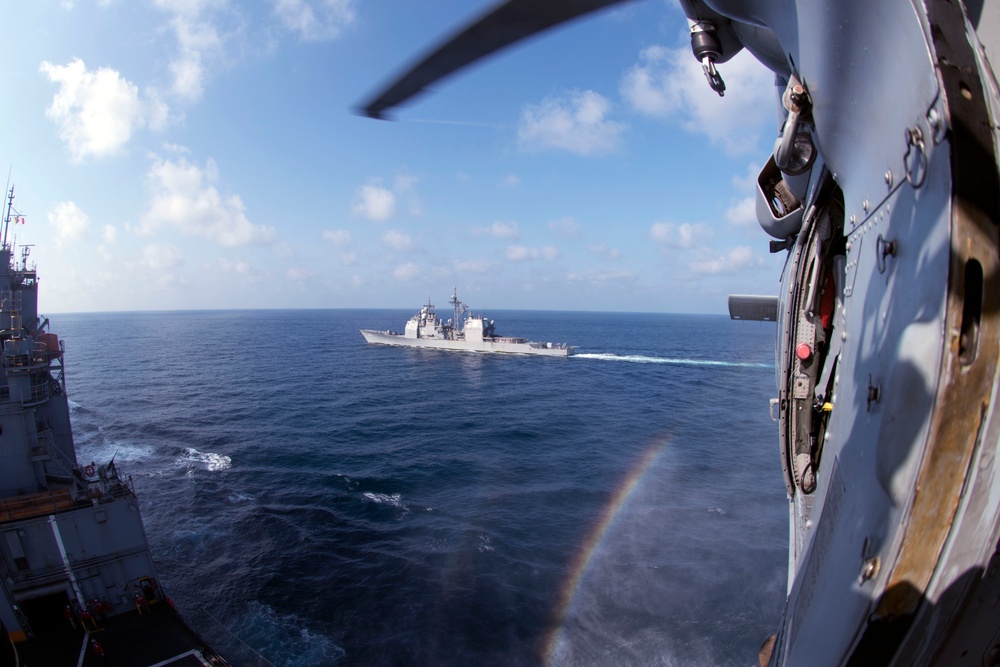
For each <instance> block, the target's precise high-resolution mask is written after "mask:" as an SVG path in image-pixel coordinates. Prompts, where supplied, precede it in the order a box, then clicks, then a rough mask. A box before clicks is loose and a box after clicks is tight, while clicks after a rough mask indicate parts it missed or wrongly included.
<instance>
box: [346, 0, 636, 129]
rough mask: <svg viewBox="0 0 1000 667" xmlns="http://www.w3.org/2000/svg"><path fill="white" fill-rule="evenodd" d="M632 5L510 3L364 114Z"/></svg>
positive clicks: (610, 1) (598, 0)
mask: <svg viewBox="0 0 1000 667" xmlns="http://www.w3.org/2000/svg"><path fill="white" fill-rule="evenodd" d="M629 1H630V0H507V2H504V3H502V4H500V5H497V6H495V7H494V8H493V9H491V10H490V11H488V12H487V13H486V14H485V15H483V16H482V17H480V18H479V19H477V20H475V21H473V22H472V23H471V24H470V25H468V26H467V27H465V28H463V29H462V30H460V31H459V32H458V33H457V34H455V35H454V36H453V37H451V38H450V39H448V40H446V41H445V42H444V43H443V44H442V45H441V46H440V47H438V48H437V49H435V50H434V51H433V52H431V53H430V54H429V55H427V56H426V57H425V58H423V59H422V60H421V61H420V62H418V63H417V64H416V65H414V66H413V67H412V68H411V69H410V70H409V71H407V72H405V73H404V74H402V75H401V76H400V77H398V78H397V79H396V80H395V81H394V82H393V83H391V84H390V85H389V86H388V87H386V88H385V89H384V90H383V91H382V92H380V93H379V94H378V95H376V96H375V97H373V98H372V99H371V100H370V101H369V102H367V103H366V104H364V105H363V106H362V107H361V109H360V111H361V113H363V114H364V115H366V116H368V117H370V118H384V114H385V111H387V110H388V109H392V108H393V107H396V106H398V105H400V104H402V103H403V102H405V101H407V100H408V99H410V98H411V97H414V96H415V95H419V94H420V93H422V92H424V91H425V90H427V86H429V85H430V84H432V83H434V82H435V81H438V80H440V79H443V78H444V77H446V76H448V75H449V74H452V73H453V72H455V71H457V70H459V69H462V68H463V67H465V66H466V65H469V64H471V63H474V62H476V61H477V60H479V59H481V58H483V57H485V56H488V55H490V54H492V53H494V52H496V51H499V50H500V49H503V48H505V47H507V46H510V45H511V44H514V43H516V42H519V41H521V40H522V39H525V38H527V37H531V36H532V35H535V34H536V33H539V32H542V31H544V30H548V29H549V28H552V27H554V26H557V25H559V24H561V23H565V22H566V21H571V20H573V19H575V18H578V17H581V16H583V15H585V14H589V13H591V12H593V11H596V10H598V9H603V8H605V7H610V6H612V5H617V4H620V3H623V2H629Z"/></svg>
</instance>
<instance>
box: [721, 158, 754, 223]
mask: <svg viewBox="0 0 1000 667" xmlns="http://www.w3.org/2000/svg"><path fill="white" fill-rule="evenodd" d="M759 171H760V167H759V166H758V165H755V164H751V165H749V166H748V167H747V171H746V174H745V175H739V174H737V175H736V176H733V191H734V192H735V193H737V194H741V195H744V196H743V197H742V198H741V199H734V200H732V201H731V202H730V204H729V208H727V209H726V220H728V221H729V223H730V224H732V225H734V226H736V227H751V226H754V225H756V224H757V208H756V206H757V173H758V172H759Z"/></svg>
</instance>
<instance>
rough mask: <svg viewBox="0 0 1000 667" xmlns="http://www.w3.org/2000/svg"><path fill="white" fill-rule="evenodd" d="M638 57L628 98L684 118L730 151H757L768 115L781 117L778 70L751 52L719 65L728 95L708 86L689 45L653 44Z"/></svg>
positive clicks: (624, 86)
mask: <svg viewBox="0 0 1000 667" xmlns="http://www.w3.org/2000/svg"><path fill="white" fill-rule="evenodd" d="M639 59H640V62H639V63H638V64H636V65H634V66H633V67H632V68H631V69H629V70H628V71H627V72H626V73H625V75H624V76H623V77H622V82H621V93H622V96H623V97H624V98H625V99H626V101H627V102H628V103H629V104H631V105H632V107H633V108H634V109H635V110H637V111H639V112H640V113H644V114H647V115H650V116H655V117H658V118H664V119H674V120H678V121H680V123H681V125H682V126H683V127H684V128H685V129H686V130H688V131H689V132H697V133H701V134H705V135H707V136H708V137H709V139H710V140H711V142H712V143H713V144H715V145H717V146H721V147H722V148H723V149H724V150H725V151H726V152H728V153H730V154H736V153H745V152H748V151H752V150H755V149H756V148H757V146H758V143H759V138H760V133H761V132H762V131H764V130H765V128H766V126H767V122H768V120H769V119H774V118H776V116H775V104H776V103H775V98H774V85H773V79H774V75H773V74H772V73H771V72H770V71H768V70H767V68H765V67H764V66H763V65H761V64H760V63H759V62H757V60H756V59H754V57H753V56H751V55H750V54H749V53H746V52H741V53H738V54H737V55H736V56H735V57H734V58H733V59H732V60H730V61H729V62H727V63H724V64H722V65H719V71H720V73H721V74H722V75H723V78H724V79H725V81H726V95H725V97H719V95H718V94H717V93H716V92H715V91H713V90H712V89H711V88H710V87H709V86H708V82H707V81H706V80H705V75H704V73H703V72H702V70H701V64H700V63H698V61H696V60H695V59H694V57H692V55H691V49H689V48H678V49H668V48H666V47H662V46H651V47H649V48H647V49H645V50H643V51H642V53H641V54H640V55H639ZM776 122H777V121H774V123H776Z"/></svg>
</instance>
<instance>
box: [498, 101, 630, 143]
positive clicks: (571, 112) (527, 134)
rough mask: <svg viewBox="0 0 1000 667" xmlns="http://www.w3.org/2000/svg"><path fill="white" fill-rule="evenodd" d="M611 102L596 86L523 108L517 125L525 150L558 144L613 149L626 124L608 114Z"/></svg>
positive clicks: (518, 138)
mask: <svg viewBox="0 0 1000 667" xmlns="http://www.w3.org/2000/svg"><path fill="white" fill-rule="evenodd" d="M610 110H611V103H610V102H609V101H608V100H607V98H605V97H603V96H602V95H600V94H598V93H595V92H594V91H592V90H587V91H583V92H580V91H574V92H572V93H570V94H569V95H568V97H566V98H552V97H548V98H546V99H544V100H542V102H541V104H537V105H529V106H527V107H526V108H525V109H524V111H523V112H521V120H520V123H519V125H518V128H517V140H518V146H519V147H520V148H521V149H522V150H542V149H546V148H555V149H559V150H565V151H569V152H571V153H576V154H578V155H594V154H602V153H608V152H610V151H613V150H614V149H615V148H617V146H618V142H619V140H620V139H621V135H622V133H623V132H624V131H625V128H626V126H625V124H624V123H619V122H616V121H613V120H610V119H608V118H607V115H608V112H609V111H610Z"/></svg>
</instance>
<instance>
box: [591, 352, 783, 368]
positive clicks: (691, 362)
mask: <svg viewBox="0 0 1000 667" xmlns="http://www.w3.org/2000/svg"><path fill="white" fill-rule="evenodd" d="M573 358H574V359H599V360H601V361H628V362H631V363H634V364H676V365H678V366H722V367H726V368H774V366H773V365H772V364H759V363H751V362H744V361H715V360H713V359H676V358H672V357H647V356H644V355H639V354H610V353H602V354H574V355H573Z"/></svg>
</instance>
